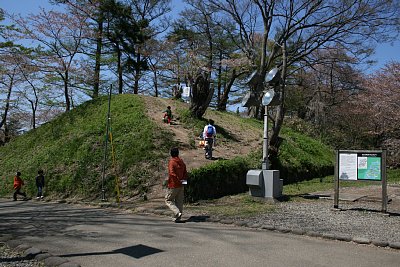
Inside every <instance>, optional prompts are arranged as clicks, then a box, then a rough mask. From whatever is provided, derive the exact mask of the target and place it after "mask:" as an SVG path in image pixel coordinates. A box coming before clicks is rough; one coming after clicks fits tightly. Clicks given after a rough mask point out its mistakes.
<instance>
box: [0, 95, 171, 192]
mask: <svg viewBox="0 0 400 267" xmlns="http://www.w3.org/2000/svg"><path fill="white" fill-rule="evenodd" d="M107 100H108V99H107V97H103V98H99V99H97V100H94V101H89V102H86V103H85V104H83V105H81V106H79V107H77V108H75V109H73V110H72V111H70V112H68V113H64V114H62V115H61V116H59V117H58V118H57V119H55V120H53V121H51V122H49V123H46V124H44V125H42V126H41V127H39V128H37V129H35V130H32V131H29V132H28V133H26V134H24V135H22V136H19V137H18V138H16V139H15V140H13V141H12V142H11V143H9V144H7V145H6V146H4V147H0V155H2V156H1V161H0V165H1V168H0V175H1V177H2V179H1V181H0V183H1V186H0V190H1V191H0V194H1V195H5V194H6V193H10V192H11V191H12V181H13V175H14V173H15V172H16V171H21V172H22V178H23V179H24V180H25V183H26V190H28V192H29V193H31V194H33V193H34V192H35V190H36V189H35V183H34V177H35V176H36V173H37V171H38V169H43V170H44V171H45V176H46V194H47V195H48V194H50V193H51V194H58V195H62V196H65V197H71V196H80V197H89V198H90V197H98V194H99V192H100V191H101V188H102V169H103V159H104V143H105V135H106V134H105V132H106V120H107V119H106V118H107V110H108V101H107ZM115 118H118V119H115ZM111 133H112V137H113V143H114V149H115V156H116V158H117V159H118V166H116V167H117V170H116V171H113V164H112V154H111V153H110V152H111V146H109V149H108V151H109V153H108V155H107V157H108V159H107V161H106V170H107V173H106V179H105V186H106V187H107V188H108V190H109V191H114V189H113V188H114V185H115V183H114V180H115V179H112V178H113V175H114V173H119V175H120V176H121V177H120V178H121V179H122V181H123V184H124V188H125V192H124V193H125V194H128V195H129V194H130V191H131V189H138V188H139V191H140V190H145V188H146V184H147V183H148V182H149V180H151V179H153V177H154V173H155V172H156V171H157V170H158V166H159V163H160V159H162V158H164V159H165V158H167V157H168V148H169V147H170V145H171V143H172V139H171V138H172V137H171V136H170V135H168V134H165V133H163V131H162V129H159V128H157V126H156V125H155V124H154V123H153V122H152V121H151V120H150V119H148V118H147V117H146V116H145V108H144V106H143V102H142V101H141V100H140V98H139V97H137V96H134V95H123V96H113V97H112V106H111ZM109 144H110V143H109ZM141 188H142V189H141Z"/></svg>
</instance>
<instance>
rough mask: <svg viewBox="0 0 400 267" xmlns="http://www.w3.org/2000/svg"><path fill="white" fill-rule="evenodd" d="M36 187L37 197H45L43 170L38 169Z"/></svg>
mask: <svg viewBox="0 0 400 267" xmlns="http://www.w3.org/2000/svg"><path fill="white" fill-rule="evenodd" d="M36 187H37V195H36V199H41V198H43V187H44V175H43V170H39V171H38V176H36Z"/></svg>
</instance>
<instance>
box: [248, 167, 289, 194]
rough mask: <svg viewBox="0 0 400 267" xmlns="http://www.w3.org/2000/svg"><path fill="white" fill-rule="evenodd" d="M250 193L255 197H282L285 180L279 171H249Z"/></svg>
mask: <svg viewBox="0 0 400 267" xmlns="http://www.w3.org/2000/svg"><path fill="white" fill-rule="evenodd" d="M246 184H247V185H248V186H249V191H250V192H249V193H250V195H251V196H254V197H265V198H278V197H281V196H282V188H283V180H282V179H279V171H278V170H249V171H248V172H247V175H246Z"/></svg>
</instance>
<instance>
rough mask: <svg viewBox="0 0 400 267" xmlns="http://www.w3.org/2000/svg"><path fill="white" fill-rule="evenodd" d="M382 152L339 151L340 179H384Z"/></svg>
mask: <svg viewBox="0 0 400 267" xmlns="http://www.w3.org/2000/svg"><path fill="white" fill-rule="evenodd" d="M381 162H382V153H356V152H353V153H352V152H348V151H346V152H344V153H339V179H340V180H353V181H356V180H373V181H381V180H382V164H381Z"/></svg>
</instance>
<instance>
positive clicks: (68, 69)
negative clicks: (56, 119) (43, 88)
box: [12, 9, 87, 111]
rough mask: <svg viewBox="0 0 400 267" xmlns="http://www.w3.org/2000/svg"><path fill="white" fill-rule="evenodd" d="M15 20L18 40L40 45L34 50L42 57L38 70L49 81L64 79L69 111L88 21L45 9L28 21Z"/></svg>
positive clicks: (73, 15) (38, 61) (67, 109)
mask: <svg viewBox="0 0 400 267" xmlns="http://www.w3.org/2000/svg"><path fill="white" fill-rule="evenodd" d="M12 18H13V21H14V22H15V23H16V24H17V27H19V30H18V31H19V33H20V35H19V37H20V38H21V39H30V40H32V41H34V42H35V43H36V44H38V46H37V47H36V49H35V51H36V53H37V54H38V55H39V57H38V60H37V61H36V64H37V67H39V68H40V69H41V70H42V71H43V72H45V73H47V75H48V77H49V78H50V79H53V80H54V79H55V78H56V77H58V78H59V79H60V80H61V82H62V86H63V94H64V101H65V110H66V111H69V110H70V108H71V105H72V103H71V100H72V99H71V95H70V88H69V85H70V84H71V74H72V73H73V71H74V69H76V68H77V67H78V66H79V64H78V59H77V58H76V55H78V54H79V53H81V51H80V48H81V45H82V42H83V40H85V38H86V34H87V33H86V31H85V30H86V29H87V25H86V18H85V17H83V16H81V15H80V14H79V13H72V14H66V13H61V12H56V11H49V12H47V11H45V10H44V9H42V10H41V12H40V13H39V14H37V15H33V14H31V15H29V16H28V17H27V18H26V19H25V18H22V17H21V16H18V17H17V16H12Z"/></svg>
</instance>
